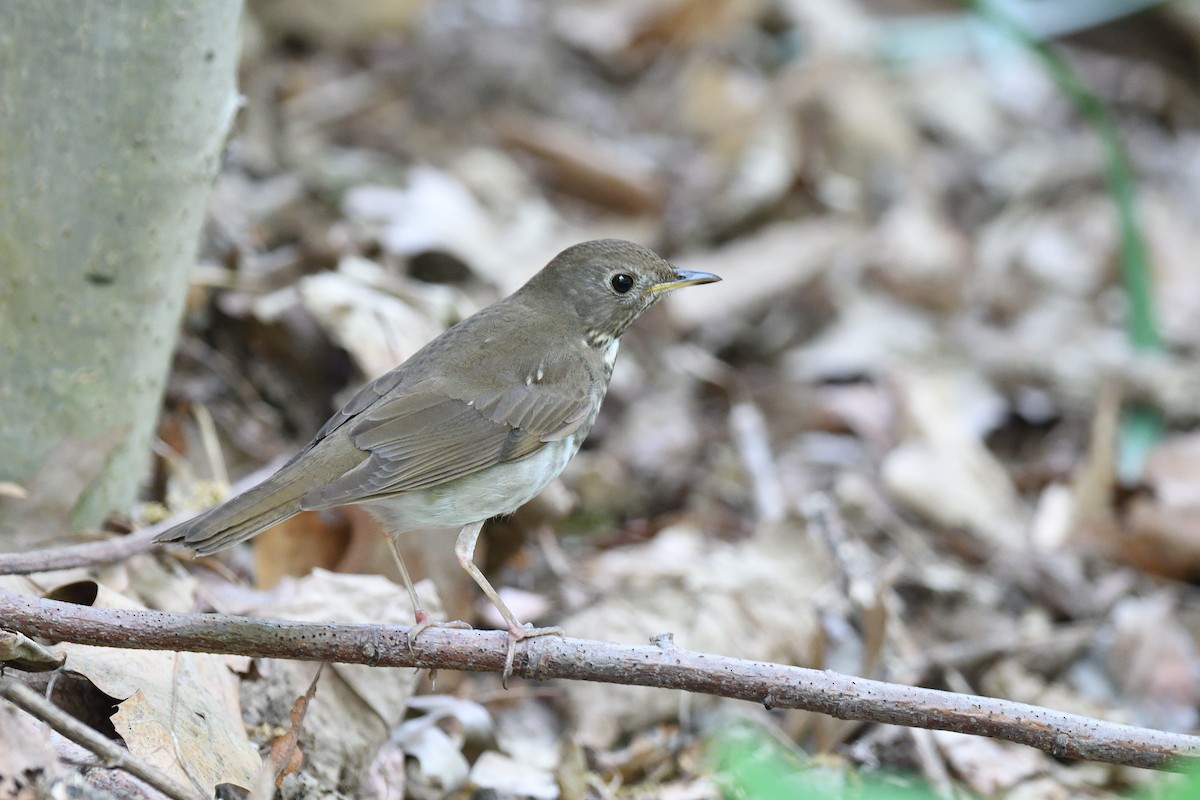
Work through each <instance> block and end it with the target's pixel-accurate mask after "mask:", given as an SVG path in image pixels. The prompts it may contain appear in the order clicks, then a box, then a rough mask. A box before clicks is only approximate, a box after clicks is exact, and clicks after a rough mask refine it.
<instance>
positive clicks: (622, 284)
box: [609, 272, 633, 294]
mask: <svg viewBox="0 0 1200 800" xmlns="http://www.w3.org/2000/svg"><path fill="white" fill-rule="evenodd" d="M609 285H611V286H612V288H613V291H614V292H616V293H617V294H628V293H629V290H630V289H632V288H633V276H632V275H629V274H627V273H624V272H618V273H617V274H616V275H613V276H612V279H611V280H609Z"/></svg>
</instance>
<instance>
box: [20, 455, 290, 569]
mask: <svg viewBox="0 0 1200 800" xmlns="http://www.w3.org/2000/svg"><path fill="white" fill-rule="evenodd" d="M282 464H283V459H276V460H275V461H273V462H271V463H270V464H268V465H266V466H265V467H263V468H262V469H260V470H257V471H255V472H253V473H251V474H250V475H247V476H246V477H245V478H243V479H242V480H240V481H238V482H237V483H235V484H234V485H233V486H231V487H230V489H229V492H230V495H235V494H238V493H240V492H244V491H245V490H246V489H249V488H251V487H252V486H254V485H256V484H258V483H261V482H262V481H263V480H265V479H267V478H269V477H270V476H271V475H272V474H273V473H274V472H275V470H277V469H278V468H279V467H280V466H281V465H282ZM202 511H203V509H195V510H191V511H185V512H183V513H180V514H175V515H174V516H172V517H170V518H169V519H165V520H163V521H162V522H158V523H155V524H154V525H151V526H149V527H146V528H141V529H139V530H136V531H134V532H133V533H130V534H127V535H125V536H113V537H110V538H107V539H100V540H98V541H94V542H84V543H82V544H73V545H67V546H66V547H63V546H61V545H59V546H56V547H47V548H44V549H41V550H29V551H27V552H24V553H0V575H29V574H32V573H34V572H51V571H53V570H60V569H74V568H76V567H96V566H100V565H102V564H115V563H117V562H118V561H124V560H125V559H127V558H129V557H131V556H135V555H137V554H138V553H144V552H146V551H147V550H152V549H154V548H155V547H158V545H156V544H155V543H154V537H155V536H157V535H158V534H160V533H163V532H164V531H168V530H170V529H171V528H173V527H175V526H176V525H179V524H180V523H183V522H187V521H188V520H189V519H191V518H192V517H194V516H196V515H197V514H200V513H201V512H202Z"/></svg>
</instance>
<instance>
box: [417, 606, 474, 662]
mask: <svg viewBox="0 0 1200 800" xmlns="http://www.w3.org/2000/svg"><path fill="white" fill-rule="evenodd" d="M415 616H416V624H415V625H413V626H412V627H411V628H409V629H408V654H409V655H412V654H413V643H414V642H416V641H417V637H418V636H420V635H421V634H422V633H424V632H425V631H426V630H428V629H429V628H456V629H458V630H470V629H471V623H469V622H463V621H462V620H461V619H452V620H446V621H441V620H436V619H434V618H433V617H431V616H429V614H428V613H426V611H425V609H423V608H421V609H417V612H416V615H415Z"/></svg>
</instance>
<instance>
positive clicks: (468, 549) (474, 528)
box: [454, 522, 563, 689]
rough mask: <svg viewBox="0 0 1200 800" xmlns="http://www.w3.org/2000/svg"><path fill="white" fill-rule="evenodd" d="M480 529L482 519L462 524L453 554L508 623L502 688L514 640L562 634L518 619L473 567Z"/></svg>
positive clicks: (511, 661) (507, 671)
mask: <svg viewBox="0 0 1200 800" xmlns="http://www.w3.org/2000/svg"><path fill="white" fill-rule="evenodd" d="M482 530H483V523H482V522H472V523H471V524H470V525H467V526H465V527H464V528H463V529H462V531H461V532H459V534H458V540H457V541H456V542H455V543H454V555H456V556H457V557H458V564H459V566H460V567H462V568H463V569H465V570H466V571H467V574H468V575H470V576H471V579H472V580H474V581H475V583H477V584H478V585H479V588H480V589H482V590H483V593H484V594H485V595H487V599H488V600H491V601H492V605H494V606H495V607H496V610H497V611H499V612H500V616H502V617H504V621H505V622H506V623H508V655H507V656H505V659H504V675H503V676H502V680H503V682H504V688H506V689H507V688H508V676H509V675H511V674H512V666H513V658H515V657H516V653H517V642H519V641H521V640H522V639H529V638H531V637H533V636H562V635H563V629H562V628H535V627H533V626H532V625H523V624H521V621H520V620H518V619H517V615H516V614H514V613H513V612H512V611H511V610H509V608H508V606H507V605H505V604H504V601H503V600H501V599H500V594H499V592H497V591H496V590H495V589H493V588H492V584H490V583H488V579H487V578H485V577H484V576H483V572H481V571H480V569H479V567H477V566H475V543H476V542H478V541H479V532H480V531H482Z"/></svg>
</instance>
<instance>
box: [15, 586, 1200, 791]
mask: <svg viewBox="0 0 1200 800" xmlns="http://www.w3.org/2000/svg"><path fill="white" fill-rule="evenodd" d="M0 626H3V627H7V628H11V629H13V630H17V631H20V632H21V633H24V634H26V635H28V636H44V637H48V638H53V639H55V640H60V641H70V642H78V643H81V644H91V645H99V646H102V647H126V648H134V649H144V650H187V651H195V652H205V653H228V654H233V655H245V656H256V657H269V658H291V659H301V660H308V661H338V662H344V663H351V664H370V665H372V666H386V667H418V668H421V669H456V670H462V671H468V672H500V671H501V670H503V669H504V661H505V653H506V651H507V649H508V634H507V632H505V631H476V630H453V629H449V628H431V629H429V630H426V631H425V632H424V633H422V634H421V636H420V637H419V638H418V639H417V640H416V641H415V642H413V643H411V645H410V643H409V641H408V630H409V629H408V628H407V627H402V626H394V625H351V624H345V623H311V622H291V621H285V620H270V619H254V618H250V617H238V616H232V615H228V614H171V613H166V612H162V611H131V610H125V609H97V608H91V607H88V606H79V605H73V604H71V603H59V602H55V601H53V600H41V599H38V598H34V597H28V596H25V595H19V594H14V593H12V592H3V591H0ZM661 642H662V643H661V644H660V645H650V646H631V645H620V644H611V643H608V642H595V641H587V640H583V639H567V638H565V637H564V638H558V637H554V636H539V637H536V638H534V639H526V640H524V641H522V642H521V643H520V645H519V646H518V648H517V655H516V659H515V661H514V663H513V672H514V673H515V674H517V675H520V676H521V677H524V678H529V679H534V680H547V679H550V678H568V679H572V680H588V681H599V682H602V683H620V684H629V685H635V686H655V687H659V688H664V689H683V690H685V691H690V692H698V693H701V694H711V695H718V696H721V697H732V698H735V699H740V700H749V701H751V702H755V703H762V704H763V705H765V706H768V707H772V708H776V707H777V708H800V709H805V710H808V711H816V712H819V713H822V714H829V715H830V716H834V717H838V718H841V719H858V720H865V721H870V722H881V723H886V724H892V725H905V726H910V727H920V728H933V729H937V730H951V731H959V732H961V733H969V734H974V735H980V736H991V737H994V738H997V739H1004V740H1007V741H1010V742H1016V743H1018V744H1025V745H1029V746H1031V747H1036V748H1038V749H1039V750H1043V751H1045V752H1047V753H1050V754H1052V755H1054V756H1057V757H1059V758H1078V759H1088V760H1091V761H1104V762H1108V763H1113V764H1125V765H1128V766H1134V767H1149V768H1159V769H1162V768H1165V769H1179V768H1183V767H1187V766H1189V765H1190V766H1193V767H1194V766H1196V765H1197V764H1200V738H1198V737H1195V736H1187V735H1184V734H1177V733H1167V732H1164V731H1156V730H1150V729H1147V728H1136V727H1133V726H1130V725H1118V724H1115V723H1110V722H1105V721H1103V720H1098V719H1091V718H1088V717H1082V716H1079V715H1077V714H1066V713H1063V712H1059V711H1053V710H1051V709H1047V708H1041V707H1039V706H1032V705H1027V704H1024V703H1013V702H1009V701H1007V700H996V699H993V698H988V697H977V696H972V695H965V694H955V693H953V692H944V691H937V690H933V689H919V688H915V687H911V686H902V685H898V684H892V683H883V682H881V681H872V680H865V679H862V678H855V677H852V676H847V675H839V674H837V673H835V672H829V671H824V670H813V669H803V668H800V667H792V666H785V665H782V664H770V663H765V662H759V661H747V660H744V659H737V658H726V657H723V656H716V655H711V654H707V653H696V652H692V651H688V650H684V649H682V648H678V647H675V646H673V645H671V644H670V643H669V642H667V641H666V640H665V639H662V640H661Z"/></svg>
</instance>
